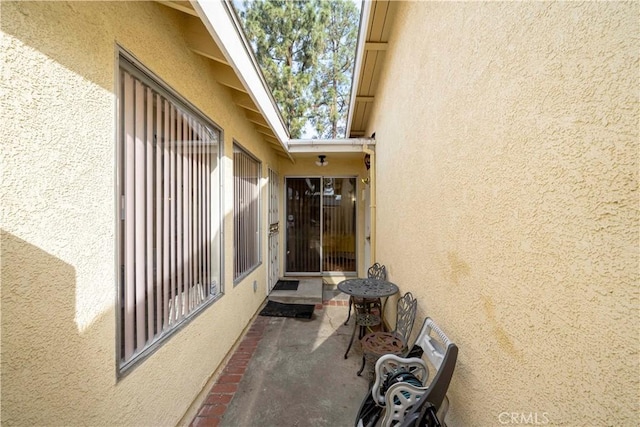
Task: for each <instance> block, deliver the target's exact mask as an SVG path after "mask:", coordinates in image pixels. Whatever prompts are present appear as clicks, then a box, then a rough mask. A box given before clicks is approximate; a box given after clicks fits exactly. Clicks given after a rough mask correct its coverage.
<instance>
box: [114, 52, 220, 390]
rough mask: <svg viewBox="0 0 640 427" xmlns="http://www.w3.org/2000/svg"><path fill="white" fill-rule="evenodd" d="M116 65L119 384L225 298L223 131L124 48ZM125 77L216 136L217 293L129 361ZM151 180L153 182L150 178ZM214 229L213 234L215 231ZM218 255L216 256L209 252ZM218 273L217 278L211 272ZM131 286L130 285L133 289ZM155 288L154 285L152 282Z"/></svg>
mask: <svg viewBox="0 0 640 427" xmlns="http://www.w3.org/2000/svg"><path fill="white" fill-rule="evenodd" d="M115 59H116V64H115V73H116V78H115V91H114V93H115V94H116V96H115V109H116V114H115V116H116V123H115V132H116V138H115V140H116V150H115V167H114V169H115V185H114V187H115V208H116V211H115V215H114V218H115V230H116V233H115V234H116V236H115V237H116V238H115V262H114V264H115V282H116V294H115V308H116V313H115V321H116V322H115V323H116V325H115V326H116V343H115V344H116V345H115V353H116V354H115V356H116V357H115V365H116V379H117V380H119V379H121V378H123V377H124V376H126V375H127V374H128V373H129V372H131V371H132V370H133V368H135V367H136V366H138V365H139V364H141V363H142V362H143V361H144V360H146V359H147V358H148V357H150V356H151V355H152V354H153V353H155V351H156V350H158V349H159V348H160V347H161V346H162V345H163V344H164V343H166V342H167V341H168V339H169V338H171V337H172V336H174V335H175V334H176V333H177V332H179V331H180V330H182V329H183V328H184V327H185V326H187V325H188V324H189V323H190V322H191V321H192V320H193V319H195V318H196V317H198V315H199V314H201V313H202V312H203V311H204V310H206V309H207V308H208V307H210V306H211V305H212V304H213V303H215V302H216V301H218V300H219V299H220V298H222V296H223V295H224V290H225V282H224V277H225V275H224V185H223V182H224V161H223V159H224V131H223V129H222V128H221V127H220V126H218V125H217V124H216V123H215V122H214V121H213V120H211V119H210V118H208V117H207V116H206V115H205V114H204V113H203V112H202V111H200V110H199V109H198V108H197V107H195V106H194V105H193V104H191V103H190V102H189V101H187V100H186V99H185V98H184V97H182V96H181V95H180V94H179V93H178V92H176V91H175V90H174V89H173V88H172V87H171V86H170V85H168V84H167V83H166V82H165V81H163V80H162V79H161V78H159V77H158V76H157V75H156V74H154V73H153V72H152V71H151V70H149V69H148V68H147V67H145V66H144V65H143V64H142V63H141V62H140V61H138V60H137V59H136V58H135V57H134V56H133V55H132V54H131V53H129V52H127V51H126V50H124V49H123V48H122V47H120V46H117V49H116V55H115ZM123 71H125V72H126V73H129V74H130V75H131V76H133V77H134V78H136V79H138V80H140V81H141V82H143V84H144V85H146V86H148V87H149V88H151V89H152V91H154V92H155V93H157V94H158V95H159V96H160V97H162V99H164V100H165V101H166V102H168V103H169V105H170V106H172V107H175V108H178V109H180V110H182V111H183V112H185V113H186V114H187V115H188V116H189V117H190V118H192V119H194V120H195V121H196V122H197V123H198V125H201V126H202V127H204V128H205V129H207V130H208V131H210V132H211V133H212V134H217V137H218V140H217V156H216V157H217V158H216V174H215V177H214V178H213V179H212V185H211V191H212V193H213V197H214V199H211V205H210V212H209V215H210V216H209V218H208V219H209V222H210V224H209V226H210V227H211V232H212V233H215V232H217V233H218V238H217V239H216V238H213V240H212V244H211V245H212V248H211V249H212V254H211V257H210V259H209V260H210V262H212V263H217V265H216V264H213V266H214V269H212V273H211V274H213V276H210V277H211V279H212V280H215V281H217V284H218V286H217V287H218V289H217V292H216V293H210V294H209V295H207V297H206V299H204V300H203V301H202V302H200V303H199V304H197V305H196V306H195V307H194V308H192V309H190V311H189V312H188V313H187V314H186V315H184V316H183V317H181V318H180V319H179V320H177V321H175V322H174V323H173V324H172V325H171V326H170V327H168V328H164V327H163V329H162V331H160V332H157V334H156V335H155V336H154V337H153V339H151V340H149V341H148V343H147V344H146V345H145V346H144V347H143V348H142V349H141V350H136V351H134V353H133V355H132V356H131V357H130V358H129V359H126V360H125V359H124V351H123V350H122V347H123V345H124V344H123V339H124V333H123V329H124V326H123V325H124V321H125V319H124V318H123V315H122V310H123V305H124V300H123V298H122V295H123V293H124V292H126V286H127V284H126V283H125V278H124V271H123V265H124V257H125V256H124V248H123V245H124V244H125V239H124V237H123V236H124V231H123V228H124V226H123V222H124V215H125V214H124V203H123V194H124V189H123V186H124V182H123V179H122V176H123V174H124V169H125V164H124V153H123V151H124V149H125V144H126V141H125V138H124V135H125V132H126V131H125V129H124V117H123V111H124V106H123V104H124V100H123V99H122V94H123V90H122V85H123V80H122V77H121V75H122V72H123ZM154 182H157V181H156V180H155V179H154ZM200 184H201V183H199V185H200ZM216 226H217V230H215V227H216ZM213 251H217V256H216V255H215V254H214V253H213ZM152 254H153V256H154V258H155V256H156V254H157V250H156V249H155V248H154V249H153V250H152ZM216 270H217V274H215V271H216ZM133 286H134V287H135V285H133ZM154 286H157V285H156V284H154Z"/></svg>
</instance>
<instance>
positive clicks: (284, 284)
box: [273, 280, 300, 291]
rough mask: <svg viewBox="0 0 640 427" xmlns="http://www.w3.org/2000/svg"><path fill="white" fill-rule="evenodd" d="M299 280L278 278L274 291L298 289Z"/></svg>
mask: <svg viewBox="0 0 640 427" xmlns="http://www.w3.org/2000/svg"><path fill="white" fill-rule="evenodd" d="M298 283H300V281H299V280H278V281H277V282H276V285H275V286H274V287H273V290H274V291H297V290H298Z"/></svg>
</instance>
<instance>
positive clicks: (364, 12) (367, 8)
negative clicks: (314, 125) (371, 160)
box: [347, 0, 373, 135]
mask: <svg viewBox="0 0 640 427" xmlns="http://www.w3.org/2000/svg"><path fill="white" fill-rule="evenodd" d="M372 3H373V2H372V1H371V0H362V9H361V11H360V31H358V44H357V47H356V62H355V64H354V66H353V78H352V79H351V99H350V100H349V115H348V116H347V135H348V134H349V132H350V131H351V125H352V124H353V114H354V111H355V109H356V96H358V84H359V83H360V73H361V72H362V65H363V64H362V61H363V58H364V52H365V44H366V42H367V31H368V30H369V17H370V16H371V5H372Z"/></svg>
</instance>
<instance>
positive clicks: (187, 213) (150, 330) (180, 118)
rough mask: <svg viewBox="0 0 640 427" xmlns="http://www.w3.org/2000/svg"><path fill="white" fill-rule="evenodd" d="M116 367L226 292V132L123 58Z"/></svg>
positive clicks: (141, 353)
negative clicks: (223, 231) (223, 222)
mask: <svg viewBox="0 0 640 427" xmlns="http://www.w3.org/2000/svg"><path fill="white" fill-rule="evenodd" d="M119 91H120V93H119V123H118V129H119V138H118V139H119V146H118V181H119V182H118V189H117V191H118V205H119V206H118V207H119V221H118V224H119V235H118V240H119V243H118V247H119V252H118V258H119V266H120V277H119V286H118V288H119V300H118V302H119V307H118V323H119V334H118V341H119V342H118V346H117V348H118V368H119V372H120V373H122V372H123V371H125V370H126V369H127V368H129V367H130V366H131V365H132V364H133V363H134V362H136V361H137V360H139V359H142V358H143V357H144V356H146V355H148V354H150V352H151V351H152V350H153V349H154V348H156V347H157V345H158V344H159V343H160V342H162V341H163V340H164V339H165V338H166V337H167V336H169V335H170V334H171V332H173V331H175V330H176V328H177V327H178V326H179V325H181V324H183V323H184V322H185V321H187V320H189V319H190V318H192V317H193V316H194V315H195V314H196V313H197V312H198V311H199V310H200V309H201V308H203V307H204V306H206V305H208V303H210V302H212V301H213V300H214V299H216V297H217V296H218V295H219V294H220V292H221V288H220V253H221V246H220V242H221V239H220V229H221V227H220V225H221V223H220V222H221V219H220V218H221V215H220V188H219V187H220V186H219V182H220V167H219V164H220V160H219V156H220V153H219V143H220V130H219V129H218V128H216V127H215V125H213V124H212V123H211V122H210V121H208V120H207V119H206V118H204V117H203V116H202V115H201V114H199V113H198V112H196V111H195V109H193V108H192V107H190V106H189V105H188V104H187V103H186V102H184V101H182V100H181V99H180V98H178V96H177V95H174V94H173V92H171V91H170V90H169V89H167V88H166V87H164V86H163V85H161V84H160V83H159V82H157V80H156V79H154V78H153V77H152V76H151V75H150V74H149V73H148V72H147V71H143V70H142V69H140V68H138V67H136V66H135V65H133V63H131V62H129V61H128V60H126V59H125V58H123V57H121V58H120V90H119Z"/></svg>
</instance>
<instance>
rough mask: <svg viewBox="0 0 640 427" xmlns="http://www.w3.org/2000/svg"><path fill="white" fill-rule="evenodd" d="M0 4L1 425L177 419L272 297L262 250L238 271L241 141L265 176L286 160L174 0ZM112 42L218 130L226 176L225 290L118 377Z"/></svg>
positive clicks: (171, 422) (158, 422)
mask: <svg viewBox="0 0 640 427" xmlns="http://www.w3.org/2000/svg"><path fill="white" fill-rule="evenodd" d="M1 8H2V10H1V20H2V24H1V28H2V39H1V40H2V81H1V83H0V84H1V88H2V93H1V97H0V103H1V106H2V108H1V110H2V119H1V121H2V128H3V130H2V254H1V255H2V349H1V351H2V400H1V404H2V424H3V425H7V426H9V425H128V426H131V425H154V426H156V425H175V424H176V423H178V422H179V420H180V419H181V417H182V416H183V414H185V412H186V411H187V410H188V408H189V405H190V404H191V403H192V402H193V400H194V399H195V398H196V396H197V395H198V393H199V392H201V390H202V389H203V387H204V386H205V383H206V381H207V380H208V379H209V378H211V376H212V375H213V374H214V372H215V370H216V368H217V367H218V365H219V364H220V362H221V360H223V358H224V356H225V355H226V353H227V352H228V350H229V349H230V348H231V346H232V345H233V344H234V342H235V341H236V339H237V338H238V336H239V334H240V333H241V332H242V330H243V328H244V327H245V326H246V325H247V322H248V321H249V319H250V318H251V317H252V315H253V314H254V313H255V312H256V310H257V309H258V307H259V305H260V303H261V302H262V301H263V300H264V297H265V292H266V291H265V286H266V283H265V277H266V274H265V265H266V263H263V264H262V265H261V266H260V267H259V268H258V269H257V270H255V271H254V272H253V273H252V274H250V275H249V277H247V278H246V280H244V281H243V282H241V283H239V284H238V285H237V286H235V287H234V286H233V283H232V274H233V273H232V272H233V268H232V267H233V257H232V253H233V252H232V250H231V249H232V245H233V237H232V236H233V224H232V220H231V217H230V216H229V213H228V210H229V208H231V207H232V206H233V205H232V203H231V200H232V191H231V189H232V186H231V182H232V180H231V176H232V175H231V174H232V169H231V166H232V165H231V159H230V157H229V156H231V154H232V141H233V139H234V138H235V139H236V140H237V141H239V142H240V143H242V144H243V145H244V146H245V147H246V148H248V149H249V150H250V151H251V152H252V153H253V154H254V155H255V156H257V157H258V158H259V159H261V161H262V162H263V171H264V174H265V176H266V170H267V166H273V167H274V168H275V169H276V170H277V167H278V164H279V161H280V160H279V158H278V157H277V156H275V155H274V153H273V152H272V151H271V150H270V149H269V148H267V147H266V146H264V145H262V143H260V142H259V141H260V137H259V135H258V134H257V133H256V132H255V130H254V129H253V127H251V126H250V125H249V124H248V123H247V122H246V120H243V119H242V117H244V116H243V114H242V112H241V111H240V110H238V109H237V108H236V107H235V106H234V104H233V102H232V101H231V98H230V94H229V93H228V90H227V89H225V88H224V87H222V86H220V85H218V84H217V83H216V82H215V80H214V78H213V76H212V75H211V74H210V72H209V68H208V65H209V63H208V62H207V61H208V60H206V59H204V58H201V57H198V56H196V55H194V54H193V53H191V52H190V51H188V50H187V49H186V45H185V41H184V38H183V36H182V33H181V30H180V22H181V18H180V12H177V11H174V10H172V9H169V8H166V7H164V6H161V5H160V4H158V3H155V2H113V3H91V2H69V3H63V2H43V3H36V2H19V3H12V2H5V1H3V2H2V3H1ZM117 45H120V46H122V47H123V48H124V49H126V50H127V51H129V52H130V53H132V54H133V55H134V56H135V57H136V58H137V59H138V60H140V61H141V62H142V63H143V64H144V65H145V66H147V67H148V68H149V69H150V70H152V71H153V72H154V73H155V74H156V75H157V76H159V77H160V78H161V79H163V80H164V81H165V82H167V83H168V84H169V85H170V86H171V87H173V89H175V90H176V91H177V92H178V93H179V94H181V95H182V96H183V97H184V98H186V99H188V100H190V101H191V102H192V103H193V104H194V105H195V106H196V107H198V108H199V109H200V110H201V111H203V112H204V113H205V114H206V115H207V116H208V117H209V118H210V119H212V120H213V121H214V122H215V123H217V124H218V125H219V126H220V127H221V128H222V129H223V132H224V153H225V155H226V156H227V157H226V158H225V159H224V166H225V178H226V183H227V184H228V185H227V189H228V190H229V191H227V192H226V197H225V203H226V207H227V218H226V219H227V221H226V222H225V233H226V236H227V237H226V250H225V253H226V254H227V256H226V257H225V262H224V267H225V276H224V286H225V295H224V296H223V297H222V298H221V299H220V300H219V301H217V302H216V303H214V304H213V305H211V306H210V307H209V308H207V309H206V310H205V311H204V312H203V313H201V314H200V315H199V316H197V317H196V318H195V319H194V320H193V321H192V322H191V323H189V324H188V325H187V326H186V327H185V328H183V329H182V330H181V331H180V332H178V333H177V334H175V335H174V336H172V337H171V338H170V339H169V340H168V341H167V342H166V343H165V344H164V345H163V346H161V347H160V349H159V350H158V351H157V352H155V353H154V354H153V355H152V356H150V357H149V358H148V359H147V360H146V361H144V362H143V363H142V364H140V365H139V366H137V367H135V368H134V369H133V370H132V371H131V372H130V373H129V374H128V375H126V376H125V377H124V378H122V379H120V380H117V379H116V360H115V358H116V350H115V346H116V319H115V313H114V303H115V301H116V295H115V291H116V279H115V273H114V272H115V270H116V267H115V260H116V255H115V251H116V248H115V233H116V221H115V205H114V200H115V194H116V193H115V187H114V185H115V181H114V177H115V167H116V162H115V153H116V141H115V138H116V117H115V112H116V98H115V94H114V90H115V77H116V70H117V63H116V56H117V54H116V52H117ZM263 196H264V197H265V198H264V202H265V203H263V206H264V208H265V210H266V191H265V192H264V193H263ZM263 218H265V220H266V215H265V216H263ZM254 280H257V281H258V291H257V292H254V291H253V286H252V283H253V281H254Z"/></svg>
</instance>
